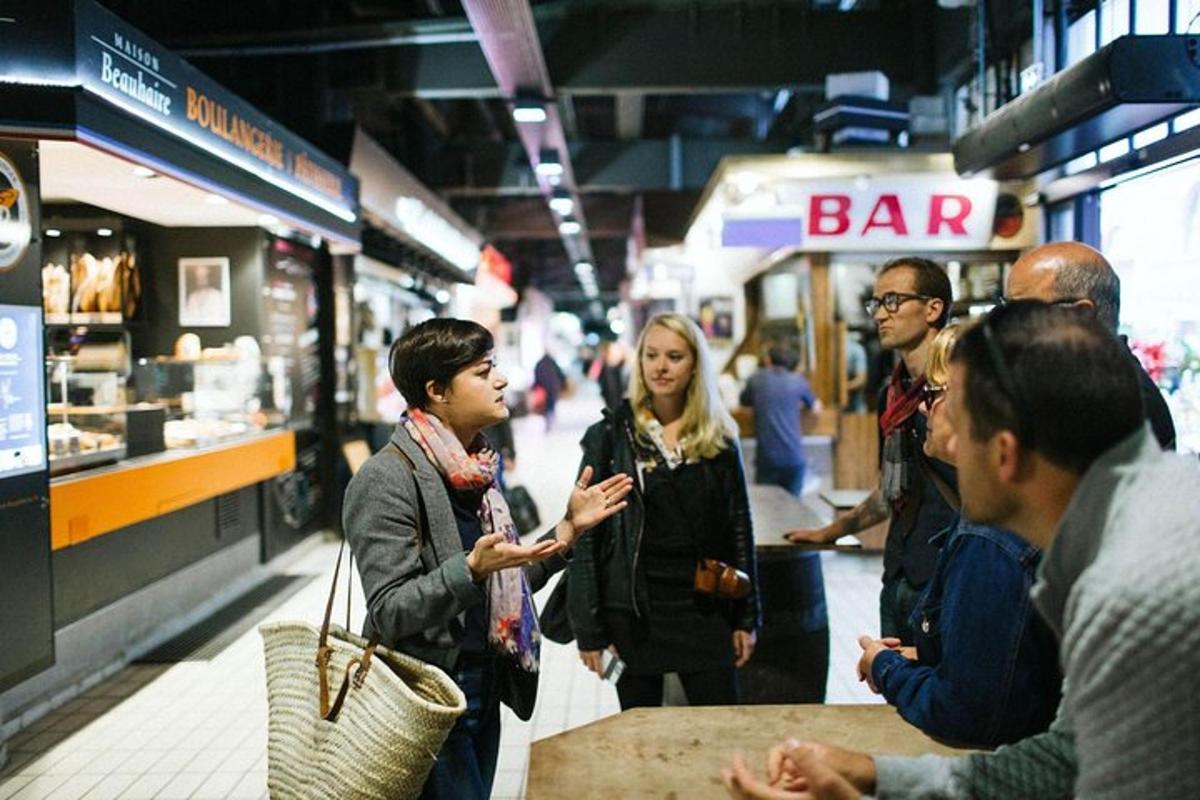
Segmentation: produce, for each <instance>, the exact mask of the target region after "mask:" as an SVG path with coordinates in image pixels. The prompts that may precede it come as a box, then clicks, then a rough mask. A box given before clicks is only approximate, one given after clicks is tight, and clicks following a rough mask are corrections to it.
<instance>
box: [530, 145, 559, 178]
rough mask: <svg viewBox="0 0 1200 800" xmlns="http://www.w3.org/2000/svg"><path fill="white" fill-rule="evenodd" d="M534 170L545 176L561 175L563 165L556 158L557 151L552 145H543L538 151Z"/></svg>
mask: <svg viewBox="0 0 1200 800" xmlns="http://www.w3.org/2000/svg"><path fill="white" fill-rule="evenodd" d="M534 171H535V172H536V173H537V174H538V175H542V176H545V177H547V178H548V177H551V176H559V175H562V174H563V165H562V161H560V160H559V158H558V151H557V150H555V149H554V148H552V147H543V148H542V150H541V152H540V153H538V163H537V166H536V167H534Z"/></svg>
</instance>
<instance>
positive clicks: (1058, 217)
mask: <svg viewBox="0 0 1200 800" xmlns="http://www.w3.org/2000/svg"><path fill="white" fill-rule="evenodd" d="M1046 228H1047V230H1046V240H1047V241H1050V242H1066V241H1071V240H1073V239H1074V238H1075V204H1074V203H1072V202H1070V201H1067V202H1065V203H1059V204H1058V205H1056V206H1050V209H1049V213H1047V215H1046Z"/></svg>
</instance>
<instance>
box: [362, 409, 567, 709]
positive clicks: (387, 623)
mask: <svg viewBox="0 0 1200 800" xmlns="http://www.w3.org/2000/svg"><path fill="white" fill-rule="evenodd" d="M395 447H399V448H401V449H402V450H403V451H404V452H405V453H406V454H407V455H408V457H409V458H411V459H412V462H413V464H415V465H416V468H417V469H416V473H415V474H414V473H413V471H412V469H410V468H409V466H408V463H407V462H406V461H405V460H404V459H403V458H402V457H401V456H400V454H399V453H397V452H396V451H395V449H394V448H395ZM417 487H420V492H421V494H420V496H421V501H422V503H423V505H424V513H425V521H426V525H425V530H426V532H427V536H426V537H425V540H424V541H420V540H419V537H418V532H417V514H418V513H419V511H418V503H417V493H416V489H417ZM342 526H343V528H344V529H345V531H346V540H347V541H348V542H349V544H350V547H351V550H352V551H353V553H354V557H355V559H356V560H357V561H358V574H359V577H361V578H362V585H363V592H364V594H365V595H366V599H367V621H366V623H365V625H364V626H363V635H364V636H366V637H368V638H370V637H371V636H372V634H374V633H375V632H376V631H378V632H379V634H380V641H381V642H382V643H383V644H384V645H386V646H388V647H392V648H394V649H397V650H400V651H402V652H405V653H408V654H409V655H412V656H415V657H416V658H419V659H421V660H422V661H425V662H428V663H430V664H435V665H437V666H439V667H441V668H442V669H444V670H446V671H447V672H451V671H453V670H454V668H455V665H456V663H457V661H458V655H459V645H460V642H461V641H462V637H463V630H464V624H465V614H466V610H467V609H468V608H470V607H471V606H474V605H476V604H478V603H482V602H485V600H486V591H485V587H484V585H483V584H482V583H479V584H477V583H475V582H474V581H472V580H471V573H470V570H469V569H468V568H467V554H466V551H464V550H463V545H462V539H461V538H460V537H459V535H458V525H457V523H456V522H455V520H454V510H453V508H451V506H450V496H449V494H448V493H447V490H446V484H445V482H444V481H443V480H442V477H441V474H440V473H439V472H438V471H437V469H436V468H435V467H434V466H433V464H431V463H430V461H429V459H428V458H427V457H426V455H425V452H424V451H423V450H421V448H420V446H418V445H417V443H416V442H414V441H413V440H412V437H411V436H409V435H408V432H407V431H405V430H404V429H403V428H401V427H399V426H397V427H396V430H395V431H394V432H393V433H392V439H391V442H390V444H389V445H388V446H386V447H384V448H383V449H382V450H380V451H379V452H378V453H376V454H375V455H373V456H371V458H370V459H368V460H367V462H366V463H365V464H363V466H362V468H361V469H359V471H358V474H357V475H355V476H354V478H353V479H352V480H351V481H350V485H349V486H348V487H347V489H346V498H345V504H344V506H343V511H342ZM549 535H550V536H553V531H551V532H550V534H549ZM544 538H545V537H544ZM566 564H567V562H566V559H564V558H563V557H562V556H553V557H552V558H549V559H546V560H545V561H542V562H539V563H536V564H531V565H529V566H527V567H525V576H526V578H528V580H529V584H530V588H531V589H532V590H533V591H536V590H537V589H539V588H540V587H541V586H543V585H544V584H545V583H546V580H547V579H548V578H549V577H550V576H551V575H553V574H554V573H555V572H557V571H559V570H561V569H562V568H563V567H565V566H566ZM530 701H531V702H532V698H530Z"/></svg>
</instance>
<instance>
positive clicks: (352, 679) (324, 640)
mask: <svg viewBox="0 0 1200 800" xmlns="http://www.w3.org/2000/svg"><path fill="white" fill-rule="evenodd" d="M389 446H391V447H393V448H394V449H395V451H396V453H397V454H398V455H399V456H400V458H402V459H403V460H404V461H405V463H407V464H408V467H409V469H411V470H412V474H413V488H414V489H415V490H416V493H417V525H416V528H417V542H418V546H419V544H420V543H421V542H423V541H424V540H425V499H424V498H423V497H422V496H421V487H420V486H419V485H418V484H417V465H416V464H414V463H413V460H412V459H411V458H409V455H408V453H406V452H404V451H403V450H401V449H400V448H399V447H396V446H395V445H389ZM345 552H346V540H345V538H343V539H342V544H341V546H340V547H338V557H337V562H336V563H335V564H334V567H333V580H332V581H331V582H330V586H329V597H328V598H327V599H326V601H325V618H324V619H323V620H322V622H321V635H320V637H319V639H318V640H317V659H316V662H317V675H318V679H319V684H320V703H321V705H320V708H321V718H322V719H324V720H326V721H328V722H337V718H338V715H339V714H341V711H342V705H343V704H344V703H345V701H346V695H347V693H348V692H349V690H350V684H351V683H353V684H354V688H356V689H358V688H361V687H362V685H363V681H365V680H366V677H367V673H368V672H369V671H370V669H371V659H372V657H373V656H374V655H375V649H376V648H377V647H378V646H379V639H380V633H379V632H378V631H376V632H375V634H374V635H373V636H372V637H371V638H370V640H369V641H368V642H367V646H366V648H365V649H364V650H363V654H362V656H361V657H356V658H352V659H350V661H349V662H348V663H347V664H346V670H345V674H343V676H342V684H341V686H340V687H338V692H337V697H335V698H334V701H333V703H330V702H329V661H330V659H331V658H332V657H333V648H331V647H330V646H329V623H330V620H331V619H332V618H333V599H334V596H335V595H336V594H337V580H338V573H339V572H340V571H341V568H342V555H343V554H344V553H345ZM353 574H354V553H353V552H351V553H350V570H349V572H347V574H346V630H347V631H349V630H350V589H351V581H352V580H353ZM356 667H357V669H355V668H356Z"/></svg>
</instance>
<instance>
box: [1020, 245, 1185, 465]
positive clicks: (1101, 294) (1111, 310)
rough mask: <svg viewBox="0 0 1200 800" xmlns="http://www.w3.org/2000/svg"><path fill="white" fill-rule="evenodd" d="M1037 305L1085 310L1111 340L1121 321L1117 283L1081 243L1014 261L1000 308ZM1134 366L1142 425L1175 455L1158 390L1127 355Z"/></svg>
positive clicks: (1036, 250)
mask: <svg viewBox="0 0 1200 800" xmlns="http://www.w3.org/2000/svg"><path fill="white" fill-rule="evenodd" d="M1014 300H1040V301H1041V302H1043V303H1055V304H1059V305H1077V306H1080V307H1083V308H1089V309H1091V310H1092V311H1093V313H1095V315H1096V319H1097V320H1099V322H1100V324H1101V325H1103V326H1105V327H1106V328H1108V329H1109V330H1110V331H1112V333H1113V334H1114V335H1116V333H1117V323H1118V321H1119V319H1120V316H1121V280H1120V278H1118V277H1117V273H1116V271H1115V270H1113V268H1112V265H1111V264H1109V263H1108V259H1106V258H1105V257H1104V255H1103V254H1101V253H1100V251H1099V250H1096V249H1095V248H1092V247H1088V246H1087V245H1086V244H1083V243H1082V242H1051V243H1049V244H1044V245H1042V246H1041V247H1035V248H1033V249H1032V250H1030V251H1029V252H1027V253H1025V254H1024V255H1023V256H1021V257H1020V258H1018V259H1017V262H1016V263H1015V264H1013V265H1012V269H1011V270H1009V273H1008V281H1007V282H1006V283H1005V286H1004V302H1011V301H1014ZM1121 341H1122V342H1124V343H1125V346H1126V351H1127V352H1128V353H1129V358H1130V359H1131V360H1132V361H1133V362H1134V363H1135V364H1136V365H1137V371H1138V378H1139V381H1140V385H1141V387H1142V401H1143V403H1144V404H1145V406H1146V419H1147V420H1149V422H1150V427H1151V428H1153V430H1154V438H1155V439H1157V440H1158V443H1159V444H1160V445H1162V448H1163V449H1164V450H1174V449H1175V423H1174V421H1172V419H1171V409H1169V408H1168V407H1167V403H1166V401H1165V400H1163V396H1162V392H1161V391H1160V390H1159V388H1158V386H1157V384H1155V383H1154V380H1153V379H1152V378H1151V377H1150V375H1149V374H1148V373H1147V372H1146V370H1145V369H1144V368H1143V367H1142V364H1141V362H1140V361H1138V360H1137V356H1135V355H1134V354H1133V352H1132V351H1131V350H1129V343H1128V340H1127V339H1126V338H1125V337H1124V336H1122V337H1121Z"/></svg>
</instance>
